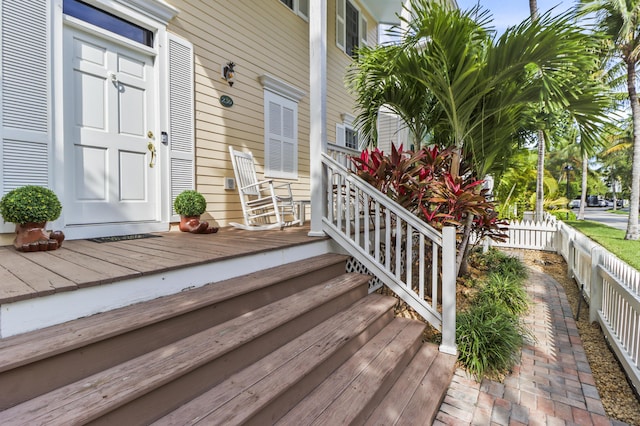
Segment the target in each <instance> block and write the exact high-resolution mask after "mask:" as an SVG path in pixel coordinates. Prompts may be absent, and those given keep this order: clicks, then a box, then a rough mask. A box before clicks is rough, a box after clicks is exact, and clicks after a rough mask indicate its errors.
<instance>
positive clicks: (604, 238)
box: [567, 220, 640, 270]
mask: <svg viewBox="0 0 640 426" xmlns="http://www.w3.org/2000/svg"><path fill="white" fill-rule="evenodd" d="M567 225H569V226H572V227H574V228H575V229H577V230H578V231H580V232H582V233H583V234H584V235H586V236H587V237H589V238H591V239H592V240H593V241H595V242H596V243H598V244H600V245H601V246H602V247H604V248H606V249H607V250H609V251H610V252H611V253H613V254H615V255H616V256H618V257H619V258H620V259H622V260H624V261H625V262H627V263H628V264H629V265H631V266H633V267H634V268H636V269H638V270H640V258H639V257H638V253H640V240H638V241H631V240H625V239H624V236H625V234H626V231H623V230H621V229H615V228H612V227H610V226H607V225H603V224H601V223H598V222H592V221H590V220H576V221H569V222H567Z"/></svg>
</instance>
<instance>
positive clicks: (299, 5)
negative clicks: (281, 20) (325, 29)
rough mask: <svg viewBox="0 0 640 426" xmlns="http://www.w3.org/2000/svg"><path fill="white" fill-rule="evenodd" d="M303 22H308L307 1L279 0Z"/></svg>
mask: <svg viewBox="0 0 640 426" xmlns="http://www.w3.org/2000/svg"><path fill="white" fill-rule="evenodd" d="M280 1H281V2H282V3H283V4H284V5H285V6H287V7H288V8H289V9H291V10H292V11H293V12H294V13H295V14H297V15H298V16H300V17H301V18H302V19H304V20H305V21H308V20H309V0H280Z"/></svg>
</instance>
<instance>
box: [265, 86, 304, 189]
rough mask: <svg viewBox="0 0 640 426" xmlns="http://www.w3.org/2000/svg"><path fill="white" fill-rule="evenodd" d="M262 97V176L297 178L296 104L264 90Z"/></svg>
mask: <svg viewBox="0 0 640 426" xmlns="http://www.w3.org/2000/svg"><path fill="white" fill-rule="evenodd" d="M264 96H265V126H266V128H265V175H267V176H268V177H276V178H285V179H296V178H297V177H298V123H297V120H298V104H297V103H296V102H293V101H292V100H290V99H287V98H285V97H282V96H279V95H276V94H275V93H272V92H270V91H268V90H265V92H264Z"/></svg>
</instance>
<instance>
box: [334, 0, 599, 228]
mask: <svg viewBox="0 0 640 426" xmlns="http://www.w3.org/2000/svg"><path fill="white" fill-rule="evenodd" d="M409 10H410V17H409V18H408V19H406V21H405V24H406V28H407V31H406V33H404V34H406V35H405V38H404V41H403V42H402V43H401V44H400V45H397V46H386V47H383V48H364V49H361V50H360V51H359V52H358V58H357V60H356V61H355V62H354V64H353V67H352V68H351V69H350V70H349V73H348V75H347V80H348V84H349V86H350V88H351V89H352V90H353V92H354V93H355V95H356V97H357V104H358V106H359V107H360V108H361V113H360V114H359V115H358V118H357V122H358V125H359V126H361V128H362V129H364V133H365V134H366V135H368V136H372V135H374V134H375V132H374V130H373V129H375V123H376V120H377V111H378V108H379V107H380V106H382V105H384V104H387V105H392V106H393V108H394V110H395V111H396V112H398V113H399V114H401V116H403V118H404V117H406V119H405V121H406V120H407V119H408V120H409V121H408V122H409V123H410V126H412V129H414V131H415V132H416V135H415V136H416V138H417V139H418V140H422V138H423V136H424V133H425V132H426V131H427V129H428V130H429V131H431V132H433V142H434V143H436V144H439V145H441V146H452V147H454V149H455V151H456V152H457V153H458V158H462V156H464V157H465V158H467V159H469V160H470V167H471V168H472V170H473V173H474V174H475V176H480V177H482V176H485V174H487V173H489V172H494V171H498V172H499V171H500V170H502V169H504V166H505V164H508V162H509V160H510V154H511V153H512V152H513V151H514V150H515V149H517V148H518V144H517V143H518V134H519V132H521V131H522V130H523V129H524V128H525V127H529V130H531V125H530V124H529V123H528V118H529V117H531V113H530V111H531V106H532V105H539V104H540V100H541V99H542V100H544V102H545V105H546V106H547V107H548V108H549V109H551V110H565V111H568V112H570V113H571V116H572V117H573V119H574V120H575V122H576V124H577V126H578V127H579V128H580V132H581V137H582V139H583V140H584V142H585V143H587V144H590V143H594V141H595V136H594V135H595V133H596V131H597V130H598V129H599V127H600V126H601V124H602V117H603V115H604V114H603V111H605V110H606V107H607V105H608V98H607V97H606V96H605V95H604V93H605V92H604V91H603V90H602V87H601V86H600V85H599V83H598V82H597V81H595V80H594V79H592V78H589V74H587V75H586V76H585V70H591V69H592V68H593V64H594V63H596V62H597V60H596V56H595V54H594V52H596V51H597V48H598V40H597V38H595V37H589V36H587V35H586V34H585V32H584V31H583V29H582V28H579V27H577V26H575V25H574V24H573V16H572V15H570V14H568V13H566V14H564V15H562V16H559V17H555V18H552V17H551V16H550V14H548V13H547V14H544V15H543V16H541V17H539V18H538V19H536V20H531V19H528V20H525V21H524V22H523V23H522V24H520V25H518V26H515V27H512V28H509V29H507V30H506V31H505V33H504V34H502V36H500V37H499V38H496V37H495V34H494V32H493V31H492V30H491V27H490V19H489V17H488V13H487V12H486V11H482V10H480V9H479V8H473V9H471V10H469V11H466V12H464V11H460V10H458V9H455V8H452V7H450V6H446V5H442V4H438V3H437V2H431V1H428V0H413V1H412V2H411V7H410V9H409ZM411 117H414V118H419V119H420V120H424V122H423V124H422V125H420V126H418V125H417V123H413V124H412V122H411ZM417 129H421V130H420V132H421V133H418V130H417ZM458 167H459V161H454V164H453V165H452V171H451V173H452V175H453V176H457V173H458ZM468 219H469V218H468ZM471 219H472V218H471Z"/></svg>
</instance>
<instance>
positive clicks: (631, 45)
mask: <svg viewBox="0 0 640 426" xmlns="http://www.w3.org/2000/svg"><path fill="white" fill-rule="evenodd" d="M581 3H582V8H583V10H584V11H585V12H587V13H589V12H595V13H596V14H597V16H598V27H599V29H600V30H601V31H602V32H603V33H604V34H606V35H607V36H608V37H609V38H610V40H611V55H612V56H613V57H616V56H617V57H619V58H620V59H621V60H622V62H624V64H625V65H626V71H627V92H628V94H629V104H630V106H631V117H632V121H633V160H632V170H631V196H630V205H629V222H628V223H627V232H626V235H625V239H627V240H637V239H638V238H639V237H640V232H639V231H640V229H639V228H638V208H639V206H640V104H638V94H637V92H636V82H635V79H636V64H637V63H638V60H639V59H640V0H626V1H621V0H582V1H581Z"/></svg>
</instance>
